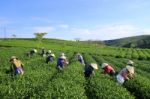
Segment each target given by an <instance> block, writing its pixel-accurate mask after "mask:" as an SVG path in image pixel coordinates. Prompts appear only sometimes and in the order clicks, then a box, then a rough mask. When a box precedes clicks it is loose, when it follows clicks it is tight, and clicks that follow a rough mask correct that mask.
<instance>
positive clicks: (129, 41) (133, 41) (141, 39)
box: [104, 35, 150, 48]
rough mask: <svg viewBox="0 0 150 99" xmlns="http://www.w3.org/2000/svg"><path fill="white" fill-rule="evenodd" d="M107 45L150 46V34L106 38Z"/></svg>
mask: <svg viewBox="0 0 150 99" xmlns="http://www.w3.org/2000/svg"><path fill="white" fill-rule="evenodd" d="M104 43H105V44H106V45H109V46H117V47H127V48H150V35H141V36H133V37H126V38H121V39H114V40H106V41H104Z"/></svg>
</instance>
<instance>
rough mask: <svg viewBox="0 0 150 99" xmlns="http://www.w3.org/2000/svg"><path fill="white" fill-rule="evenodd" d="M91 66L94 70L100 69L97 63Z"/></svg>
mask: <svg viewBox="0 0 150 99" xmlns="http://www.w3.org/2000/svg"><path fill="white" fill-rule="evenodd" d="M90 66H91V67H93V68H94V69H98V66H97V64H96V63H91V64H90Z"/></svg>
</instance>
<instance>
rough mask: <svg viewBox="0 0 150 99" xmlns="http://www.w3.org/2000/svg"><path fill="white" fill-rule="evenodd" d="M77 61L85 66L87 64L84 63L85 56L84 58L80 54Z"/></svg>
mask: <svg viewBox="0 0 150 99" xmlns="http://www.w3.org/2000/svg"><path fill="white" fill-rule="evenodd" d="M77 60H78V61H79V62H80V63H81V64H85V63H84V59H83V56H82V55H81V54H80V53H78V54H77Z"/></svg>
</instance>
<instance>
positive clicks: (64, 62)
mask: <svg viewBox="0 0 150 99" xmlns="http://www.w3.org/2000/svg"><path fill="white" fill-rule="evenodd" d="M68 64H69V62H68V60H67V58H66V56H65V54H64V53H61V54H60V57H59V58H58V60H57V68H58V69H59V70H62V69H63V68H64V66H65V65H68Z"/></svg>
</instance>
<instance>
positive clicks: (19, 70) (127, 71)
mask: <svg viewBox="0 0 150 99" xmlns="http://www.w3.org/2000/svg"><path fill="white" fill-rule="evenodd" d="M36 53H37V50H36V49H32V50H31V51H30V52H28V53H27V56H28V57H32V56H34V55H36ZM41 56H42V57H46V61H45V63H47V64H48V63H49V62H52V61H54V59H55V54H54V53H52V51H51V50H46V49H44V48H42V50H41ZM76 59H77V60H78V61H79V62H80V63H81V64H83V65H85V70H84V76H85V77H90V76H91V75H93V74H94V70H97V69H98V65H97V64H96V63H90V64H85V62H84V59H83V56H82V55H81V54H80V53H78V54H77V55H76ZM10 63H11V71H12V73H13V74H14V75H18V74H21V75H23V74H24V65H23V63H22V62H21V61H20V60H19V59H18V58H17V57H16V56H12V57H11V58H10ZM68 64H69V61H68V59H67V58H66V56H65V54H64V53H61V54H60V56H59V57H58V59H57V66H56V68H57V69H58V70H62V69H63V68H64V67H65V66H66V65H68ZM101 68H102V70H103V73H104V74H109V75H110V76H112V77H113V78H115V79H116V80H117V82H118V83H120V84H123V83H124V82H125V81H126V80H129V79H130V78H132V77H133V75H134V62H133V61H132V60H129V61H128V62H127V66H126V67H124V68H123V69H122V70H121V71H120V72H119V73H116V71H115V70H114V69H113V67H112V66H111V65H109V64H108V63H102V66H101Z"/></svg>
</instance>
